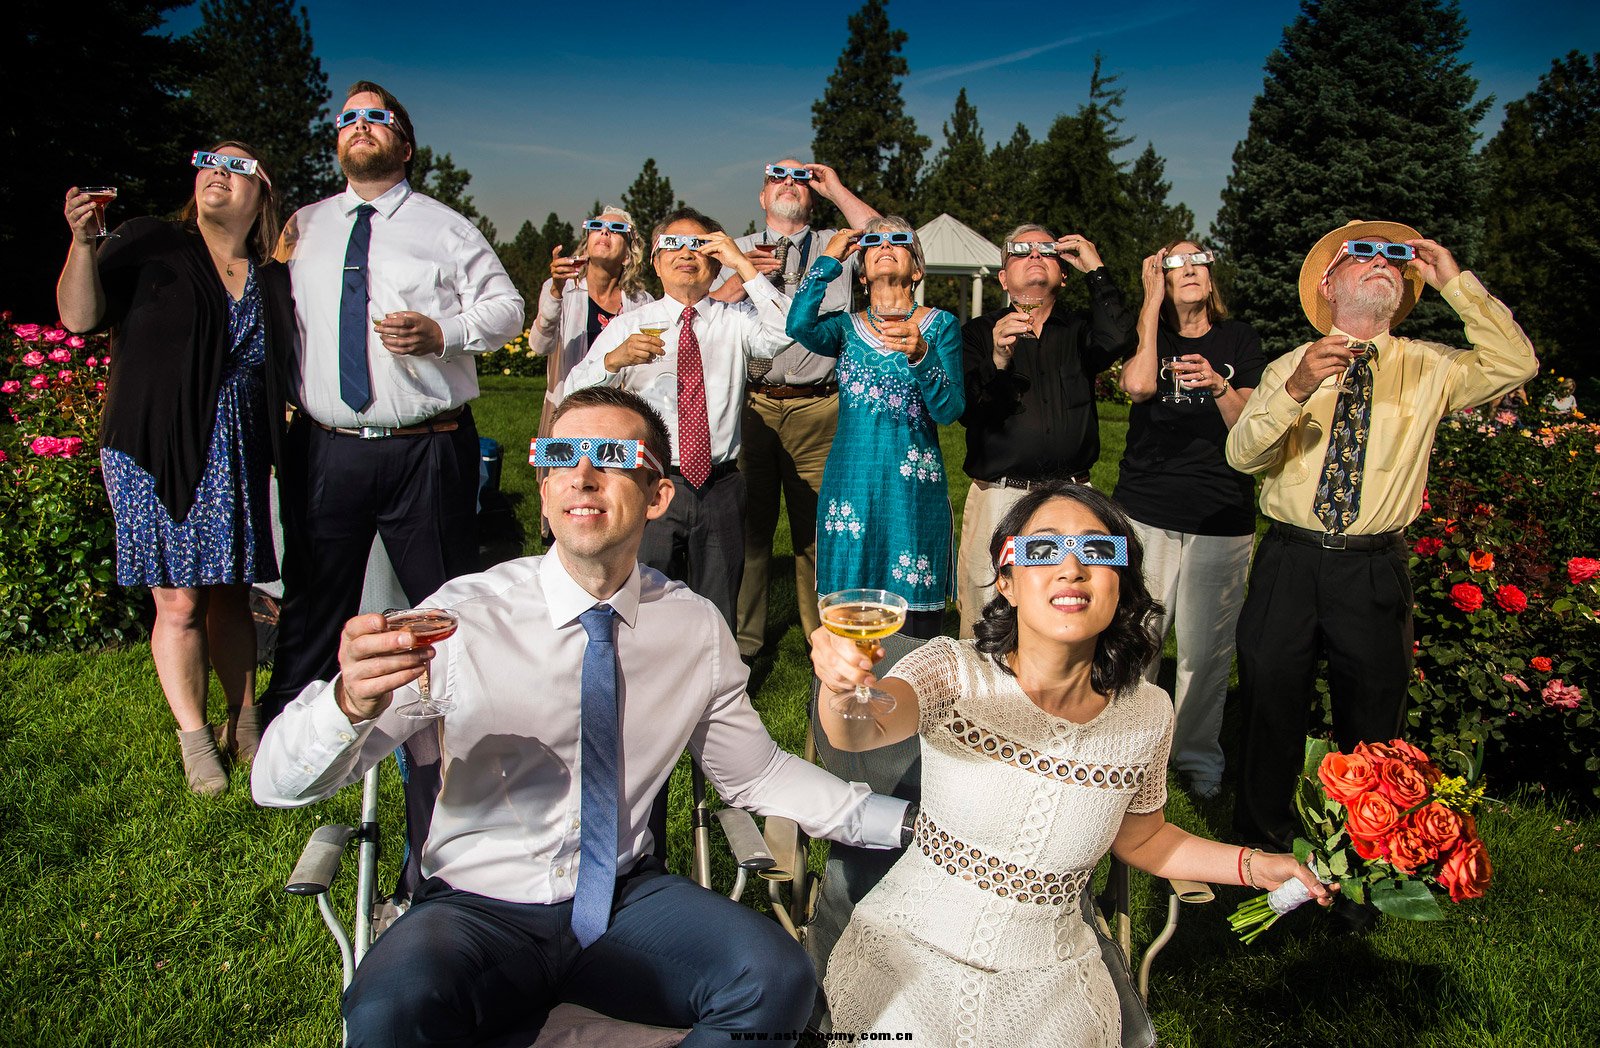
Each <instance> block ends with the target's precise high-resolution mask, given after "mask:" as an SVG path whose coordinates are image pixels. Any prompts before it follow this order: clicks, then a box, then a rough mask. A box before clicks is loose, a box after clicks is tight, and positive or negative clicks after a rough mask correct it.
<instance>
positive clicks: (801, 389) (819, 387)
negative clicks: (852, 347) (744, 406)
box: [750, 382, 839, 400]
mask: <svg viewBox="0 0 1600 1048" xmlns="http://www.w3.org/2000/svg"><path fill="white" fill-rule="evenodd" d="M750 392H752V393H759V394H761V395H762V396H763V397H770V398H772V399H773V400H798V399H799V398H801V397H831V396H833V395H834V394H835V393H837V392H839V384H838V383H837V382H819V383H817V384H815V385H811V386H767V385H762V384H760V383H755V382H752V383H751V384H750Z"/></svg>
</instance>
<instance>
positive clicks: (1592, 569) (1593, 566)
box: [1567, 557, 1600, 586]
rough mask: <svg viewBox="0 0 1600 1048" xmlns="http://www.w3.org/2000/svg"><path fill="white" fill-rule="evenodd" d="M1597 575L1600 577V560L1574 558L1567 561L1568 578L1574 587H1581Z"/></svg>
mask: <svg viewBox="0 0 1600 1048" xmlns="http://www.w3.org/2000/svg"><path fill="white" fill-rule="evenodd" d="M1596 575H1600V560H1595V559H1594V558H1593V557H1573V558H1572V559H1571V560H1569V561H1567V578H1569V579H1571V580H1572V584H1573V585H1574V586H1580V585H1582V584H1583V583H1585V582H1588V581H1589V580H1590V579H1592V578H1594V577H1595V576H1596Z"/></svg>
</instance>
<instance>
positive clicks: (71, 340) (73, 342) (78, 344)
mask: <svg viewBox="0 0 1600 1048" xmlns="http://www.w3.org/2000/svg"><path fill="white" fill-rule="evenodd" d="M67 345H68V346H71V347H72V348H73V349H82V348H83V347H84V346H86V345H88V343H87V342H85V341H84V340H83V336H82V335H72V336H70V337H68V339H67Z"/></svg>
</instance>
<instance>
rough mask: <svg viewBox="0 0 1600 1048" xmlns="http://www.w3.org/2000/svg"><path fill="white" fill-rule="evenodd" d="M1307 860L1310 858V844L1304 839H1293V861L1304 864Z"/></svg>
mask: <svg viewBox="0 0 1600 1048" xmlns="http://www.w3.org/2000/svg"><path fill="white" fill-rule="evenodd" d="M1309 858H1311V842H1310V841H1308V840H1306V839H1305V838H1304V837H1296V838H1295V839H1294V861H1295V862H1298V863H1304V862H1305V861H1306V860H1307V859H1309Z"/></svg>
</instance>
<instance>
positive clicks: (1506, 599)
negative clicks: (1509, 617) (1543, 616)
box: [1494, 584, 1528, 615]
mask: <svg viewBox="0 0 1600 1048" xmlns="http://www.w3.org/2000/svg"><path fill="white" fill-rule="evenodd" d="M1494 602H1495V603H1496V604H1498V605H1500V610H1501V611H1508V612H1510V613H1511V614H1513V615H1520V614H1522V613H1523V612H1524V611H1527V610H1528V595H1527V594H1526V593H1524V592H1522V590H1521V589H1519V588H1517V587H1516V586H1512V585H1509V584H1507V585H1505V586H1501V587H1500V588H1498V589H1496V590H1495V591H1494Z"/></svg>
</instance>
